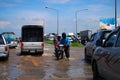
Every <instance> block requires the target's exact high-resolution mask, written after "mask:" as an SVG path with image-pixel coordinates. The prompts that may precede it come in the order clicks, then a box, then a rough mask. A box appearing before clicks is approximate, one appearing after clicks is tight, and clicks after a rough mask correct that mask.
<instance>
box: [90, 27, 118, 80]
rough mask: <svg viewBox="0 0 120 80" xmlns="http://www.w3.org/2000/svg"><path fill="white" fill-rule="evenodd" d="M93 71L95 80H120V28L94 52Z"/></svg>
mask: <svg viewBox="0 0 120 80" xmlns="http://www.w3.org/2000/svg"><path fill="white" fill-rule="evenodd" d="M92 70H93V78H94V80H99V79H98V78H100V77H102V78H105V80H120V26H119V27H118V28H117V29H115V30H113V32H112V33H110V35H109V36H108V38H107V39H106V40H105V42H104V43H103V46H100V47H97V48H96V50H95V51H94V54H93V58H92Z"/></svg>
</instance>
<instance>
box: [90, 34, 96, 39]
mask: <svg viewBox="0 0 120 80" xmlns="http://www.w3.org/2000/svg"><path fill="white" fill-rule="evenodd" d="M95 35H96V33H94V34H93V35H92V36H91V38H90V41H94V39H95Z"/></svg>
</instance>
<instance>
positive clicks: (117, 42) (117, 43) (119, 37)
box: [115, 33, 120, 47]
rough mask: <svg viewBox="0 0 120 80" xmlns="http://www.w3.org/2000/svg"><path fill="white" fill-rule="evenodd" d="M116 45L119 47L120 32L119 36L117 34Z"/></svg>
mask: <svg viewBox="0 0 120 80" xmlns="http://www.w3.org/2000/svg"><path fill="white" fill-rule="evenodd" d="M115 46H116V47H120V33H119V36H118V39H117V41H116V45H115Z"/></svg>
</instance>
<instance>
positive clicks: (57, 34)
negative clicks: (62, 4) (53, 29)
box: [45, 7, 59, 35]
mask: <svg viewBox="0 0 120 80" xmlns="http://www.w3.org/2000/svg"><path fill="white" fill-rule="evenodd" d="M45 8H47V9H51V10H54V11H56V12H57V35H58V34H59V10H57V9H54V8H49V7H45Z"/></svg>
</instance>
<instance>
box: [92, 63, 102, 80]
mask: <svg viewBox="0 0 120 80" xmlns="http://www.w3.org/2000/svg"><path fill="white" fill-rule="evenodd" d="M92 70H93V80H99V79H100V76H99V72H98V67H97V64H96V62H95V61H94V62H93V64H92Z"/></svg>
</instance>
